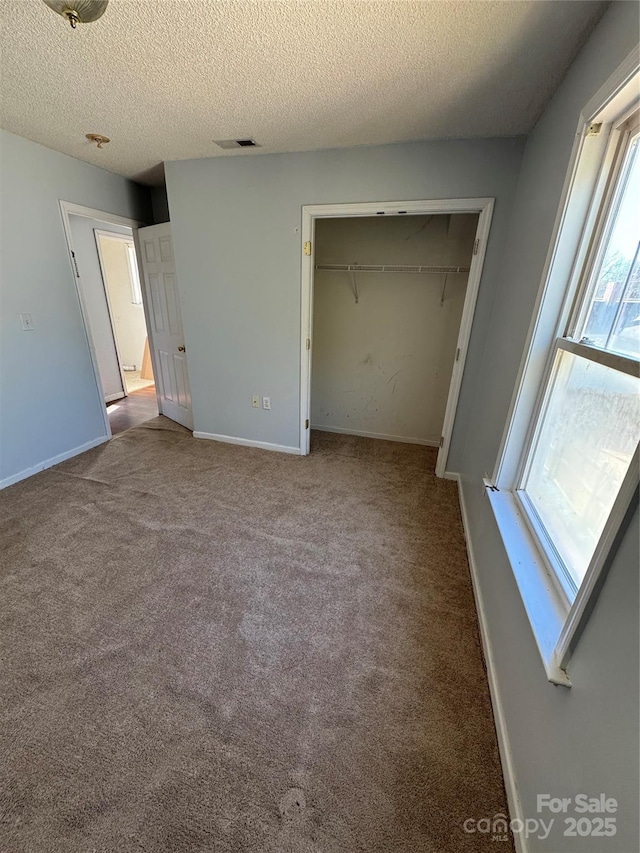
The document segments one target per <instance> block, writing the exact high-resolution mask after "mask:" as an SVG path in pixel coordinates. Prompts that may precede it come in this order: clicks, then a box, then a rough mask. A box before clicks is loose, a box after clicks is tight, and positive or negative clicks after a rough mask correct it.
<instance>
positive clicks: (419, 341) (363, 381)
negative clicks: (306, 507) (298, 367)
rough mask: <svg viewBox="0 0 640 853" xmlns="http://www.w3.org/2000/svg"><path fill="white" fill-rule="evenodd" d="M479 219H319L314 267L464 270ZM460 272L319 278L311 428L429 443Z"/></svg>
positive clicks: (435, 431) (448, 359)
mask: <svg viewBox="0 0 640 853" xmlns="http://www.w3.org/2000/svg"><path fill="white" fill-rule="evenodd" d="M477 221H478V217H477V216H471V215H458V216H455V217H448V216H402V217H384V218H377V217H367V218H353V219H351V218H346V219H324V220H323V219H321V220H319V221H318V223H317V225H316V234H315V240H316V262H317V263H319V264H322V263H334V264H335V263H338V264H345V263H361V264H413V265H435V266H441V265H453V266H469V264H470V262H471V253H472V250H473V241H474V238H475V233H476V228H477ZM467 279H468V274H456V275H450V276H448V277H447V281H446V289H445V298H444V302H443V304H442V305H441V296H442V290H443V285H444V276H442V275H436V276H425V275H414V274H403V273H358V274H357V288H358V295H359V300H358V304H356V302H355V298H354V294H353V288H352V277H351V274H350V273H345V272H330V271H324V270H317V271H316V273H315V280H314V306H313V349H312V355H313V358H312V380H311V424H312V426H313V427H315V428H318V429H323V428H327V427H329V428H334V429H336V428H337V429H340V430H345V431H353V432H364V433H370V434H374V435H378V436H387V437H393V438H396V439H404V440H409V439H413V440H417V441H428V442H431V443H432V444H434V445H436V444H437V443H438V440H439V438H440V435H441V432H442V423H443V421H444V412H445V407H446V403H447V394H448V391H449V383H450V381H451V371H452V368H453V362H454V358H455V350H456V341H457V337H458V331H459V327H460V318H461V316H462V308H463V305H464V297H465V292H466V285H467Z"/></svg>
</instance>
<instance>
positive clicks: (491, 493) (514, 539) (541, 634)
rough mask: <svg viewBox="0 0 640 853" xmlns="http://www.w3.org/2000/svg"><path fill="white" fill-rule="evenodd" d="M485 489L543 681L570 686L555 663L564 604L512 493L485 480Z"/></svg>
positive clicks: (563, 620)
mask: <svg viewBox="0 0 640 853" xmlns="http://www.w3.org/2000/svg"><path fill="white" fill-rule="evenodd" d="M485 486H486V487H487V496H488V498H489V503H490V504H491V509H492V510H493V514H494V516H495V519H496V523H497V525H498V530H499V531H500V535H501V537H502V541H503V543H504V547H505V550H506V552H507V556H508V558H509V562H510V564H511V569H512V571H513V574H514V577H515V579H516V583H517V584H518V589H519V590H520V595H521V596H522V601H523V604H524V608H525V611H526V613H527V617H528V619H529V624H530V625H531V630H532V631H533V636H534V637H535V640H536V645H537V647H538V651H539V653H540V657H541V658H542V663H543V665H544V669H545V672H546V674H547V678H548V679H549V681H550V682H551V683H552V684H559V685H562V686H564V687H571V681H570V680H569V677H568V675H567V673H566V672H565V671H564V669H562V668H561V667H560V666H559V665H558V663H557V661H556V646H557V644H558V640H559V638H560V634H561V632H562V628H563V626H564V624H565V622H566V619H567V616H568V614H569V610H568V608H567V605H566V603H565V602H564V601H563V600H562V598H561V596H560V594H559V592H558V590H557V589H556V586H555V584H554V582H553V580H552V579H551V577H550V576H549V570H548V569H547V567H546V564H545V561H544V559H543V558H542V555H541V554H540V552H539V549H538V546H537V544H536V543H535V541H534V539H533V537H532V536H531V533H530V532H529V528H528V526H527V524H526V522H525V520H524V518H523V517H522V513H521V511H520V509H519V508H518V505H517V503H516V499H515V498H514V496H513V494H512V493H511V492H505V491H500V490H498V489H496V488H495V487H494V486H492V485H491V483H490V482H489V481H488V480H485Z"/></svg>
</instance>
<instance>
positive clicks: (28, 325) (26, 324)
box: [20, 314, 34, 332]
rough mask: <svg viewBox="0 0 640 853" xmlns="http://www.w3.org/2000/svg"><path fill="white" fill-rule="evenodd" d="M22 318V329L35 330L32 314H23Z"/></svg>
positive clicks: (26, 330) (24, 330)
mask: <svg viewBox="0 0 640 853" xmlns="http://www.w3.org/2000/svg"><path fill="white" fill-rule="evenodd" d="M20 320H21V322H22V331H23V332H33V328H34V326H33V317H32V316H31V314H21V315H20Z"/></svg>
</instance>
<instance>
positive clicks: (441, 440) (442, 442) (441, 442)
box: [439, 435, 444, 447]
mask: <svg viewBox="0 0 640 853" xmlns="http://www.w3.org/2000/svg"><path fill="white" fill-rule="evenodd" d="M439 446H440V447H444V436H443V435H441V436H440V444H439Z"/></svg>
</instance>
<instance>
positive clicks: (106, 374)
mask: <svg viewBox="0 0 640 853" xmlns="http://www.w3.org/2000/svg"><path fill="white" fill-rule="evenodd" d="M69 223H70V225H71V235H72V238H73V246H74V251H75V253H76V261H77V263H78V269H79V271H80V278H81V282H82V285H81V286H82V292H83V295H84V300H85V305H86V308H87V314H88V318H89V325H90V326H91V336H92V339H93V345H94V347H95V351H96V356H97V359H98V369H99V371H100V379H101V381H102V388H103V391H104V396H105V399H115V397H114V395H115V394H120V396H124V389H123V387H122V376H121V374H120V366H119V364H118V353H117V352H116V347H115V343H114V340H113V330H112V327H111V319H110V317H109V307H108V305H107V297H106V294H105V289H104V281H103V278H102V270H101V268H100V259H99V256H98V247H97V245H96V238H95V231H96V229H106V230H109V231H113V232H115V233H116V234H130V233H131V229H130V228H123V227H120V226H119V225H112V224H110V223H109V224H108V223H106V222H100V221H99V220H97V219H89V218H88V217H86V216H74V215H71V216H69Z"/></svg>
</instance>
